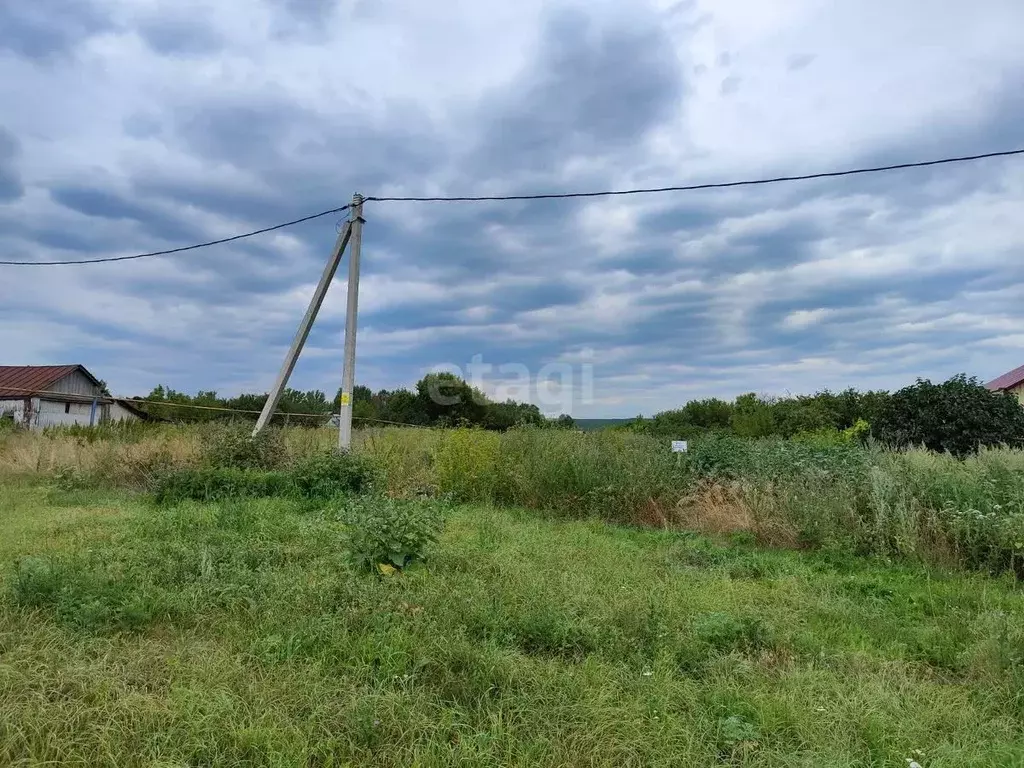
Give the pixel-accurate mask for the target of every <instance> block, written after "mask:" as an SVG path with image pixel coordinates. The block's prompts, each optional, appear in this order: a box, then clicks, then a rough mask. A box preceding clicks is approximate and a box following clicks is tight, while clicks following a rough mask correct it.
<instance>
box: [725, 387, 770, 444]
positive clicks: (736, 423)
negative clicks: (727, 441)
mask: <svg viewBox="0 0 1024 768" xmlns="http://www.w3.org/2000/svg"><path fill="white" fill-rule="evenodd" d="M777 428H778V421H777V419H776V415H775V412H774V411H773V409H772V404H771V403H770V402H768V401H765V400H762V399H761V398H759V397H758V396H757V395H755V394H754V393H753V392H750V393H748V394H746V395H740V396H739V397H737V398H736V409H735V410H734V411H733V414H732V431H733V432H735V433H736V434H737V435H739V436H740V437H767V436H769V435H773V434H776V429H777Z"/></svg>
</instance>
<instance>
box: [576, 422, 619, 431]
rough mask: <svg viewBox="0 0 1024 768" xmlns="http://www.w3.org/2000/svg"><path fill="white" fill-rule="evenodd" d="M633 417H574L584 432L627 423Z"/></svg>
mask: <svg viewBox="0 0 1024 768" xmlns="http://www.w3.org/2000/svg"><path fill="white" fill-rule="evenodd" d="M631 421H633V419H576V426H577V427H579V428H580V429H582V430H583V431H584V432H593V431H594V430H596V429H604V428H605V427H614V426H616V425H617V424H628V423H629V422H631Z"/></svg>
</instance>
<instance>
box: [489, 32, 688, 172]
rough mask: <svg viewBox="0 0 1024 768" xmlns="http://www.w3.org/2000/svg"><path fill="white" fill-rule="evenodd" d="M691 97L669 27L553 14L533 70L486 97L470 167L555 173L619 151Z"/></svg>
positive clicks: (630, 144)
mask: <svg viewBox="0 0 1024 768" xmlns="http://www.w3.org/2000/svg"><path fill="white" fill-rule="evenodd" d="M683 95H684V84H683V81H682V79H681V77H680V75H679V70H678V65H677V61H676V57H675V53H674V50H673V44H672V42H671V40H670V39H669V38H668V37H667V36H666V34H665V32H664V30H662V29H661V28H659V27H657V26H654V25H650V26H647V25H646V24H645V23H644V21H642V20H641V21H640V22H639V23H638V25H637V26H629V25H621V24H620V25H614V26H607V27H602V26H600V25H598V24H596V23H595V22H593V21H592V20H590V19H588V18H587V17H586V16H584V15H583V14H581V13H575V12H574V13H568V12H566V13H560V14H555V15H554V16H552V18H551V19H550V20H549V21H548V22H547V25H546V27H545V30H544V34H543V35H542V37H541V41H540V43H539V57H538V59H537V62H536V63H535V64H534V66H533V67H532V68H531V69H530V71H529V72H528V73H527V74H526V75H525V76H524V77H522V78H521V79H520V80H518V81H517V82H516V83H514V84H513V85H512V86H511V87H509V88H508V89H506V90H504V91H503V92H500V93H497V94H493V95H491V96H490V98H488V99H487V100H485V101H484V106H483V108H482V110H481V111H482V113H483V119H484V121H485V125H486V126H487V127H486V129H485V131H484V133H483V137H482V140H481V142H480V145H479V146H478V147H477V150H476V152H475V153H474V154H473V156H472V163H471V164H472V165H473V166H474V167H480V168H483V169H486V171H487V172H488V173H491V174H498V173H511V174H513V175H515V174H521V173H523V172H538V171H544V172H550V171H552V170H554V169H557V168H559V167H562V166H564V165H565V164H566V163H567V162H568V161H569V160H571V159H572V158H574V157H578V156H581V155H599V156H605V157H607V156H613V155H614V154H615V153H617V152H620V151H623V150H625V149H627V148H629V147H630V146H632V145H634V144H635V143H636V142H638V141H640V140H641V139H642V138H643V137H644V135H645V133H646V132H647V131H648V130H650V129H651V128H653V127H654V126H655V125H657V124H658V123H659V122H660V121H662V120H664V119H666V118H669V117H670V116H671V115H673V114H674V113H676V112H678V111H679V109H680V108H681V106H682V98H683Z"/></svg>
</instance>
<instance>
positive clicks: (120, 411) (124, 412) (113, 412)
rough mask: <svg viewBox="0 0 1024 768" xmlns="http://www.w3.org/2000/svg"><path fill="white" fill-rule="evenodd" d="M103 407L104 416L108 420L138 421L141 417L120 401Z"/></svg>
mask: <svg viewBox="0 0 1024 768" xmlns="http://www.w3.org/2000/svg"><path fill="white" fill-rule="evenodd" d="M103 407H104V409H105V413H104V416H103V418H104V419H105V420H107V421H136V420H138V418H139V417H138V416H137V415H136V414H134V413H132V412H131V411H129V410H128V409H127V408H125V407H124V406H123V405H121V404H120V403H118V402H113V403H110V404H109V405H105V406H103Z"/></svg>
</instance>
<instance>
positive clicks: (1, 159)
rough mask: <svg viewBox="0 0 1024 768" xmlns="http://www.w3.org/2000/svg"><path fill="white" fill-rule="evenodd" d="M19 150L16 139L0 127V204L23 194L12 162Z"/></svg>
mask: <svg viewBox="0 0 1024 768" xmlns="http://www.w3.org/2000/svg"><path fill="white" fill-rule="evenodd" d="M19 150H20V143H19V141H18V137H17V136H15V135H14V134H12V133H11V132H10V131H8V130H6V129H5V128H4V127H3V126H0V203H5V202H9V201H11V200H17V199H18V198H19V197H21V196H22V194H24V192H25V188H24V186H23V185H22V183H21V176H20V174H19V173H18V170H17V168H15V167H14V161H15V160H16V159H17V156H18V152H19Z"/></svg>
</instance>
